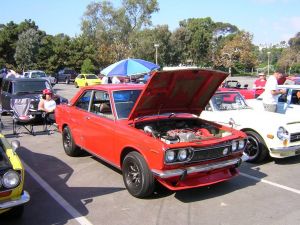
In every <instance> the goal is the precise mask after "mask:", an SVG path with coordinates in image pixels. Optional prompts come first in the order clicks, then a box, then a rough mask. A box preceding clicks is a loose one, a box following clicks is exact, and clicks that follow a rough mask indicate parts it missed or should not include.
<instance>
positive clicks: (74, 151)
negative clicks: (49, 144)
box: [62, 126, 83, 157]
mask: <svg viewBox="0 0 300 225" xmlns="http://www.w3.org/2000/svg"><path fill="white" fill-rule="evenodd" d="M62 141H63V146H64V150H65V153H66V154H67V155H68V156H72V157H76V156H79V155H81V154H82V152H83V151H82V150H81V149H80V148H79V147H78V146H77V145H76V144H75V142H74V139H73V137H72V133H71V131H70V128H69V127H68V126H66V127H64V129H63V132H62Z"/></svg>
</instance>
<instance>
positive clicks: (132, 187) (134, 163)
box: [122, 152, 155, 198]
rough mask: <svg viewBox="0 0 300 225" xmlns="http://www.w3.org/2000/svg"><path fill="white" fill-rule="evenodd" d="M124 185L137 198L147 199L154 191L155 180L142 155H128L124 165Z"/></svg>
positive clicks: (134, 153) (136, 153) (133, 153)
mask: <svg viewBox="0 0 300 225" xmlns="http://www.w3.org/2000/svg"><path fill="white" fill-rule="evenodd" d="M122 173H123V180H124V184H125V186H126V188H127V190H128V192H129V193H130V194H131V195H132V196H134V197H137V198H145V197H147V196H149V195H151V194H152V193H153V191H154V187H155V182H154V181H155V180H154V177H153V174H152V172H151V171H150V170H149V167H148V165H147V163H146V161H145V159H144V158H143V156H142V155H141V154H139V153H138V152H130V153H128V154H127V155H126V156H125V158H124V160H123V165H122Z"/></svg>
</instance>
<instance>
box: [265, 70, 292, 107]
mask: <svg viewBox="0 0 300 225" xmlns="http://www.w3.org/2000/svg"><path fill="white" fill-rule="evenodd" d="M282 77H283V73H282V72H281V71H276V72H275V73H274V74H273V75H271V76H270V77H269V78H268V80H267V82H266V85H265V91H264V94H263V105H264V109H265V111H269V112H276V111H277V102H278V97H279V95H280V94H285V93H286V90H284V89H279V88H278V80H279V79H281V78H282Z"/></svg>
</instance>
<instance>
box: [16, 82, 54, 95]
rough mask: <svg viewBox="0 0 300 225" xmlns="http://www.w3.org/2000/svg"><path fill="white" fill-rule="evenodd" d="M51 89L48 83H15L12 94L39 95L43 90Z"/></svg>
mask: <svg viewBox="0 0 300 225" xmlns="http://www.w3.org/2000/svg"><path fill="white" fill-rule="evenodd" d="M46 88H47V89H52V88H51V86H50V85H49V83H48V82H47V81H46V80H45V81H30V82H27V81H26V82H21V81H18V82H15V83H14V93H16V94H17V93H41V94H42V92H43V90H44V89H46Z"/></svg>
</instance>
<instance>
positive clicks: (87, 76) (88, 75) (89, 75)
mask: <svg viewBox="0 0 300 225" xmlns="http://www.w3.org/2000/svg"><path fill="white" fill-rule="evenodd" d="M85 77H86V79H98V77H97V76H96V75H94V74H87V75H85Z"/></svg>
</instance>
